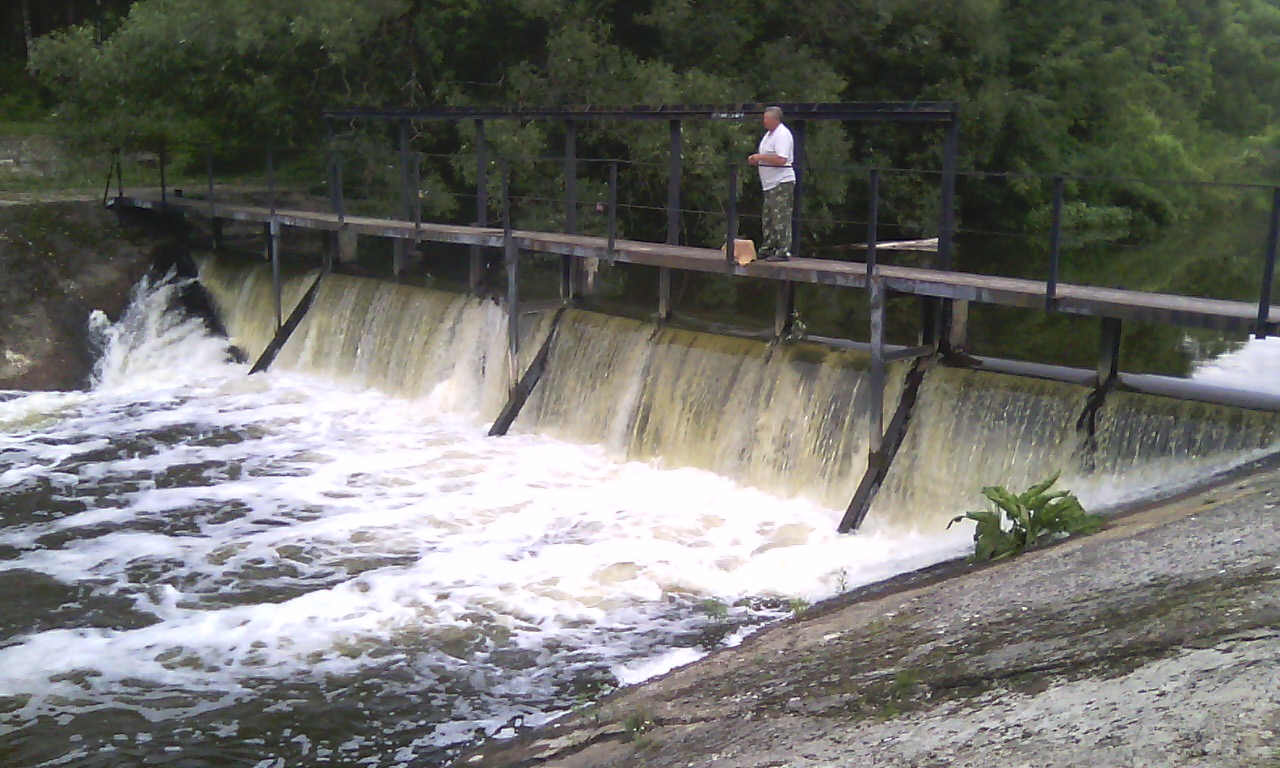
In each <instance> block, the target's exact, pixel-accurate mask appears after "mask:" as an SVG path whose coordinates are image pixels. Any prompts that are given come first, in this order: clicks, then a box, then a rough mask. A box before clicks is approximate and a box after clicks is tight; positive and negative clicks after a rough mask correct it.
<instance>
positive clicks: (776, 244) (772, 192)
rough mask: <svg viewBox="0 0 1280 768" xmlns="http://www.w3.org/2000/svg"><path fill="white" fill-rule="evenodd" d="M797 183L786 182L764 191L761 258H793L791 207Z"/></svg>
mask: <svg viewBox="0 0 1280 768" xmlns="http://www.w3.org/2000/svg"><path fill="white" fill-rule="evenodd" d="M795 193H796V183H795V182H794V181H785V182H783V183H781V184H779V185H778V186H776V187H774V188H773V189H766V190H765V191H764V210H763V212H762V216H761V222H760V229H761V235H762V238H761V239H762V242H761V244H760V257H761V258H767V257H769V256H787V257H790V256H791V206H792V204H793V203H794V201H795Z"/></svg>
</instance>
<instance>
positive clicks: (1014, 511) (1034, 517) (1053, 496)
mask: <svg viewBox="0 0 1280 768" xmlns="http://www.w3.org/2000/svg"><path fill="white" fill-rule="evenodd" d="M1059 474H1060V473H1058V472H1055V473H1054V474H1053V476H1052V477H1050V478H1049V479H1047V480H1044V481H1042V482H1039V483H1036V484H1035V485H1033V486H1031V487H1030V488H1028V489H1027V490H1026V491H1025V492H1023V493H1021V494H1017V495H1015V494H1013V493H1012V492H1010V491H1009V490H1008V489H1006V488H1003V487H1000V486H987V487H986V488H983V489H982V495H983V496H986V497H987V499H988V500H989V501H990V502H991V504H990V506H989V507H988V508H987V509H980V510H977V511H974V512H966V513H964V514H963V515H959V516H958V517H955V518H953V519H952V520H951V522H950V523H948V524H947V527H948V528H950V527H951V526H952V525H955V524H956V523H958V522H960V521H961V520H972V521H974V522H975V523H977V527H976V528H975V529H974V531H973V542H974V551H973V560H975V561H979V562H981V561H985V560H1001V559H1003V558H1006V557H1009V556H1010V555H1016V554H1019V553H1021V552H1023V551H1025V550H1028V549H1035V548H1036V547H1038V546H1039V545H1041V544H1043V543H1044V542H1046V541H1052V540H1054V539H1060V538H1063V537H1065V536H1070V535H1072V534H1077V533H1092V532H1094V531H1096V530H1098V529H1099V528H1101V527H1102V518H1101V517H1099V516H1098V515H1094V514H1090V513H1088V512H1086V511H1085V510H1084V507H1083V506H1081V504H1080V500H1079V499H1077V498H1076V497H1075V494H1073V493H1071V492H1070V491H1055V492H1053V493H1050V492H1049V488H1050V487H1052V486H1053V484H1054V483H1056V482H1058V475H1059Z"/></svg>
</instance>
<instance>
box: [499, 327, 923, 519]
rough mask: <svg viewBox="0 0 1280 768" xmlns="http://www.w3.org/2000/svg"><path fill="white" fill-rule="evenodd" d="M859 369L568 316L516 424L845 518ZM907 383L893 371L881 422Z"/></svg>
mask: <svg viewBox="0 0 1280 768" xmlns="http://www.w3.org/2000/svg"><path fill="white" fill-rule="evenodd" d="M867 362H868V360H867V358H866V356H865V355H858V354H855V353H851V352H838V351H833V350H828V349H824V348H821V347H817V346H812V345H788V346H784V347H778V346H772V345H768V344H765V343H762V342H757V341H749V340H745V339H735V338H729V337H726V336H718V335H713V334H706V333H695V332H692V331H684V330H678V329H671V328H665V329H661V330H655V329H654V328H653V326H652V325H650V324H647V323H642V322H639V321H635V320H627V319H624V318H617V317H605V316H601V315H595V314H591V313H586V312H570V313H568V314H567V315H566V316H565V319H564V321H563V322H562V327H561V330H560V336H559V339H558V340H557V342H556V347H555V351H554V353H553V354H552V356H551V361H550V363H549V365H548V373H547V375H546V376H545V377H544V378H543V380H542V383H541V384H540V385H539V386H538V389H537V390H536V391H535V392H534V395H533V397H531V398H530V400H529V403H528V404H527V405H526V406H525V410H524V411H523V412H522V413H521V416H520V418H519V419H518V420H517V422H516V426H517V427H518V428H519V429H522V430H528V431H533V432H539V433H547V434H552V435H556V436H558V437H563V438H566V439H570V440H576V441H581V442H589V443H599V444H602V445H604V446H605V447H606V448H607V449H608V450H609V451H610V452H611V453H613V454H614V455H616V456H618V457H619V458H625V459H640V460H650V459H656V460H658V461H659V463H661V464H663V465H667V466H693V467H701V468H704V469H709V470H711V471H713V472H715V473H717V474H720V475H724V476H727V477H731V478H733V479H735V480H738V481H739V482H743V483H746V484H748V485H752V486H755V487H759V488H763V489H765V490H769V491H772V492H775V493H780V494H783V495H787V496H803V497H806V498H810V499H814V500H816V501H818V502H820V503H822V504H823V505H824V506H828V507H832V508H843V506H844V505H846V504H848V502H849V498H850V497H851V496H852V495H853V491H854V489H855V488H856V487H857V485H858V481H859V480H861V479H862V475H863V473H864V472H865V470H866V466H867V440H868V438H867V436H868V432H867V406H866V402H867V392H866V379H867V377H866V366H867ZM904 373H905V369H903V368H902V367H901V366H893V367H891V368H890V375H889V376H888V385H887V386H886V394H885V407H886V418H888V415H889V414H891V413H892V408H893V406H894V404H895V403H896V402H897V398H898V393H899V391H900V390H901V387H902V380H903V375H904Z"/></svg>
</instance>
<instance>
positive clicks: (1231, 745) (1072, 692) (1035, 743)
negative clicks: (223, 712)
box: [458, 471, 1280, 768]
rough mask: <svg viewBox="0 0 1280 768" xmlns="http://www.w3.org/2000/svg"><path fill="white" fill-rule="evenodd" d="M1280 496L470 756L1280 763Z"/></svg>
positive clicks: (1043, 561)
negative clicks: (1279, 671)
mask: <svg viewBox="0 0 1280 768" xmlns="http://www.w3.org/2000/svg"><path fill="white" fill-rule="evenodd" d="M1277 503H1280V473H1277V472H1275V471H1271V472H1268V473H1266V474H1264V475H1260V476H1255V477H1253V478H1250V479H1246V480H1242V481H1237V482H1233V483H1231V484H1230V485H1228V486H1226V487H1222V488H1219V489H1216V490H1213V491H1210V492H1205V493H1201V494H1198V495H1196V496H1193V497H1191V498H1189V499H1185V500H1183V501H1180V502H1178V503H1176V504H1172V505H1168V506H1165V507H1162V508H1160V509H1157V510H1153V511H1148V512H1145V513H1142V514H1139V515H1134V516H1131V517H1129V518H1127V519H1124V520H1123V521H1117V523H1116V524H1115V525H1114V526H1113V527H1111V528H1109V529H1107V530H1105V531H1103V532H1102V533H1100V534H1097V535H1095V536H1092V537H1089V538H1085V539H1080V540H1077V541H1070V542H1067V543H1065V544H1062V545H1060V546H1058V547H1055V548H1052V549H1048V550H1044V551H1040V552H1036V553H1032V554H1030V555H1026V556H1024V557H1021V558H1017V559H1015V560H1012V561H1008V562H1004V563H1000V564H997V565H994V566H990V567H985V568H971V567H961V568H959V569H957V570H958V571H959V572H958V573H956V574H954V575H953V576H951V577H949V578H944V579H934V580H932V583H925V584H923V585H922V584H919V583H916V584H915V585H914V586H912V585H911V584H910V583H908V584H907V586H905V587H903V588H901V589H899V590H898V591H894V592H891V593H890V594H881V595H879V596H871V597H864V598H861V599H857V598H845V599H844V600H837V601H835V602H833V603H832V604H830V605H828V606H825V607H823V608H820V609H818V610H815V611H811V612H810V615H807V616H803V617H801V618H799V619H798V620H794V621H790V622H787V623H785V624H781V625H778V626H775V627H773V628H771V629H769V630H768V631H765V632H762V633H760V634H758V635H756V636H755V637H753V638H750V639H749V640H748V641H747V642H745V643H743V645H741V646H740V647H738V648H732V649H726V650H723V651H720V652H718V653H716V654H714V655H712V656H711V657H709V658H707V659H705V660H704V661H702V662H699V663H696V664H694V665H691V666H689V667H685V668H682V669H678V670H676V671H674V672H672V673H670V674H668V675H666V676H665V677H663V678H660V679H658V680H656V681H653V682H650V683H649V684H646V685H643V686H641V687H638V688H635V689H629V690H625V691H621V692H619V693H617V694H615V695H614V696H612V697H610V698H609V699H607V700H605V701H604V702H601V703H600V704H598V705H595V706H593V707H591V708H589V709H585V710H582V711H579V712H577V713H574V714H572V715H570V716H568V717H566V718H564V719H563V720H562V721H561V722H560V723H558V724H557V725H555V726H553V727H551V728H548V729H545V730H543V731H541V732H535V733H532V734H527V735H525V736H523V737H522V738H520V739H518V740H513V741H506V742H498V741H495V742H492V743H491V744H490V745H489V746H488V748H486V749H483V750H481V751H479V752H477V753H475V754H471V755H466V756H464V757H462V758H461V759H460V760H459V762H458V765H464V766H484V767H486V768H487V767H494V768H496V767H497V766H504V767H505V768H511V767H512V766H557V767H559V768H571V767H572V768H577V767H579V766H619V767H621V766H646V767H650V766H651V767H653V768H661V767H664V766H671V767H672V768H674V767H675V766H679V767H680V768H686V767H688V766H723V767H724V768H748V767H750V768H766V767H769V768H780V767H781V766H787V767H789V768H802V767H810V766H812V767H817V766H832V767H834V766H877V767H878V768H883V767H884V766H903V767H905V766H1076V765H1079V766H1275V765H1277V764H1280V763H1278V756H1280V752H1277V747H1278V746H1280V736H1278V735H1277V734H1280V675H1277V674H1276V673H1275V670H1276V668H1277V662H1280V516H1277V514H1276V506H1277ZM917 582H919V580H918V579H917Z"/></svg>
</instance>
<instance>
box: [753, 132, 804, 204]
mask: <svg viewBox="0 0 1280 768" xmlns="http://www.w3.org/2000/svg"><path fill="white" fill-rule="evenodd" d="M795 147H796V142H795V139H793V138H791V130H790V129H789V128H787V126H785V125H783V124H782V123H779V124H778V127H777V128H774V129H773V130H772V131H768V132H766V133H765V135H764V136H763V137H762V138H761V139H760V148H759V149H758V150H756V151H757V152H759V153H760V154H762V155H777V156H778V157H785V158H787V164H786V165H782V166H774V165H764V164H761V165H759V166H758V167H759V168H760V186H761V188H763V189H773V188H774V187H776V186H778V185H779V184H782V183H783V182H787V181H795V180H796V170H795V168H793V167H791V164H792V163H793V162H794V161H795V154H796V150H795Z"/></svg>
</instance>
